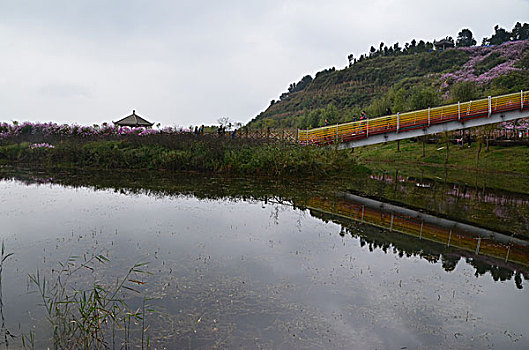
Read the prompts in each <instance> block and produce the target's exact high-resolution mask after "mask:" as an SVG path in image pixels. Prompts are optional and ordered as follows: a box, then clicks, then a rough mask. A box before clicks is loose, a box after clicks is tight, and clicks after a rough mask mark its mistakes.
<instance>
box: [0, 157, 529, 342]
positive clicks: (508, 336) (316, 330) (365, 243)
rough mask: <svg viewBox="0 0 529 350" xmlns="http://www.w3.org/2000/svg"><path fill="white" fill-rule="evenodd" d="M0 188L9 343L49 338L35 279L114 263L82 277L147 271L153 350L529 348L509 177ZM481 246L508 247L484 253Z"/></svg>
mask: <svg viewBox="0 0 529 350" xmlns="http://www.w3.org/2000/svg"><path fill="white" fill-rule="evenodd" d="M0 175H1V176H0V237H1V238H2V239H3V241H4V242H5V246H6V249H7V251H8V252H12V253H14V255H13V256H11V257H10V258H9V259H8V260H6V262H5V263H4V267H3V273H2V292H3V294H2V295H1V296H2V302H3V307H2V310H1V311H2V312H1V316H2V317H3V322H2V324H3V326H2V335H3V334H5V332H6V330H7V331H9V332H10V333H11V334H15V335H17V336H20V335H21V334H22V333H25V334H27V333H28V332H29V330H33V331H34V332H35V334H36V335H37V344H39V346H36V348H41V347H42V346H44V344H46V343H47V337H49V335H50V334H51V333H49V329H48V328H47V323H46V321H45V319H44V312H43V310H42V308H41V307H39V306H38V303H39V298H38V296H37V295H36V294H32V293H28V291H31V290H34V288H32V287H31V285H30V284H28V278H27V275H28V274H30V273H35V271H37V269H38V270H39V273H40V274H42V275H49V276H51V272H52V270H53V269H57V267H58V263H59V262H64V261H66V259H67V258H68V257H69V256H72V255H75V256H81V257H82V256H83V255H87V256H90V255H91V254H104V255H105V256H107V257H108V258H109V259H110V261H109V262H108V263H106V264H103V265H101V266H98V267H97V269H96V270H95V271H94V272H90V271H83V272H82V273H85V274H86V275H87V276H88V277H86V278H87V279H89V280H90V279H98V280H102V281H107V282H108V283H112V282H113V281H115V279H116V278H118V277H119V276H123V275H124V274H125V273H126V271H127V270H128V269H129V268H130V267H131V266H132V265H133V264H135V263H137V262H148V265H147V267H146V268H145V269H147V270H148V271H150V272H152V275H146V276H143V277H142V278H143V281H145V282H146V284H144V285H143V286H141V291H142V293H143V295H145V296H147V297H149V298H150V300H149V301H148V303H149V305H150V306H151V307H152V308H153V309H154V310H155V311H152V312H149V313H148V314H147V317H146V323H148V324H150V328H149V329H148V330H147V335H148V336H149V337H150V339H151V340H150V341H151V347H152V348H157V349H162V348H168V349H171V348H208V349H209V348H248V349H287V348H301V349H329V348H337V349H345V348H347V349H351V348H358V349H447V348H453V349H469V348H479V349H485V348H495V349H527V348H529V326H528V325H529V291H528V286H527V283H526V281H527V279H528V278H529V266H528V265H529V263H528V262H527V260H528V259H529V255H528V254H529V249H527V246H524V244H525V243H524V242H526V241H527V240H528V238H529V233H528V232H529V229H528V223H529V195H528V191H527V189H526V187H527V184H526V183H527V180H526V179H520V178H518V177H517V178H516V179H517V180H512V181H519V182H520V185H519V186H516V188H517V189H518V191H513V190H511V188H512V186H510V185H509V184H508V182H509V181H511V180H509V179H508V178H507V177H504V176H503V178H504V180H501V179H491V178H490V177H480V176H479V174H475V175H474V176H470V177H469V178H466V177H465V176H468V175H465V176H460V177H458V176H455V177H454V176H452V175H451V174H449V173H447V172H441V173H439V170H424V169H423V170H420V171H417V172H416V173H415V174H412V175H410V173H409V172H408V173H403V172H402V171H400V172H399V171H395V170H391V171H389V170H387V169H384V170H383V171H379V172H376V171H375V172H374V173H373V174H370V175H358V177H355V178H353V179H351V178H350V179H339V180H338V179H336V180H333V181H329V183H321V182H318V183H314V182H311V181H304V182H300V181H295V180H284V181H282V182H277V181H273V180H270V179H260V180H256V179H246V178H224V177H216V176H203V175H197V174H177V175H175V174H160V173H154V174H153V173H123V174H111V173H83V172H70V173H64V172H63V173H49V172H42V171H35V170H21V169H12V168H6V167H4V168H2V169H1V171H0ZM502 184H504V186H502ZM511 185H512V182H511ZM343 193H346V194H354V195H355V196H358V197H364V198H369V199H376V200H377V201H378V202H376V203H375V204H374V205H371V206H370V205H368V204H366V203H364V202H361V201H362V199H357V200H360V202H358V201H357V202H355V200H354V198H353V199H352V197H347V196H345V197H344V196H343ZM355 198H356V197H355ZM388 202H390V204H391V205H393V206H394V207H391V208H390V209H388V210H385V211H384V210H383V209H381V208H380V203H386V204H387V203H388ZM410 209H411V210H412V211H413V212H415V213H416V214H413V215H409V216H406V217H405V216H403V215H404V214H402V215H401V214H398V213H399V212H401V211H402V210H410ZM424 214H427V215H428V216H427V217H426V216H425V217H423V216H420V219H418V217H417V215H424ZM399 215H400V216H399ZM439 219H443V220H448V221H446V222H445V221H442V220H441V221H439ZM428 220H429V221H428ZM447 222H448V223H447ZM461 225H463V226H461ZM464 225H466V226H464ZM461 227H463V228H464V230H466V231H465V232H463V231H461V230H463V228H461ZM457 230H459V231H457ZM483 230H485V231H486V232H494V233H495V234H497V237H498V239H499V240H500V241H498V242H497V241H496V240H495V239H490V238H483V239H479V238H480V237H479V233H480V232H484V231H483ZM478 240H479V242H480V243H479V246H478V243H477V242H478ZM502 240H503V241H502ZM476 253H477V254H476ZM139 300H141V299H140V297H139V296H137V297H132V298H131V299H130V303H131V305H137V304H138V303H139ZM2 340H3V338H2ZM19 340H20V337H18V338H15V339H12V340H10V341H9V347H10V348H18V347H19V346H20V341H19Z"/></svg>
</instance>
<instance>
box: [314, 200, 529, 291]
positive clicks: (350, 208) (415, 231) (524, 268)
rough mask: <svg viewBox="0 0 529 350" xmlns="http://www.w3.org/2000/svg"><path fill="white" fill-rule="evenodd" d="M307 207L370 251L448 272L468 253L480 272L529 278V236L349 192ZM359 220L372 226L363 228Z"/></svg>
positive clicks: (502, 277) (517, 279) (519, 282)
mask: <svg viewBox="0 0 529 350" xmlns="http://www.w3.org/2000/svg"><path fill="white" fill-rule="evenodd" d="M307 207H308V208H310V209H311V214H312V215H314V216H317V217H320V218H322V219H324V220H332V221H334V222H336V223H339V224H341V225H342V226H343V227H345V228H346V229H345V231H346V232H347V233H349V234H351V235H352V236H354V237H359V238H360V242H361V245H362V246H364V245H366V244H367V245H368V246H369V250H370V251H373V250H374V249H377V248H379V249H381V250H383V251H384V252H385V253H387V252H388V250H392V251H393V253H394V254H398V255H399V256H401V257H402V256H404V255H406V256H408V257H409V256H420V257H422V258H424V259H426V260H428V261H431V262H437V261H442V266H443V268H444V269H445V270H446V271H452V270H454V269H455V267H456V265H457V263H458V262H459V261H460V259H461V258H464V259H465V260H466V261H467V263H469V264H470V265H472V266H474V267H475V269H476V272H475V275H476V276H479V275H484V274H485V273H487V272H489V273H490V274H491V276H492V277H493V279H494V280H495V281H498V280H500V281H505V280H510V279H512V278H513V277H514V279H515V283H516V286H517V287H518V288H519V289H521V288H522V278H521V276H522V275H524V276H525V279H527V278H529V242H528V241H524V240H521V239H517V238H515V237H512V236H507V235H504V234H501V233H498V232H493V231H490V230H487V229H484V228H481V227H476V226H471V225H468V224H465V223H460V222H456V221H453V220H448V219H445V218H441V217H436V216H433V215H429V214H425V213H421V212H419V211H415V210H411V209H408V208H403V207H399V206H395V205H392V204H388V203H383V202H380V201H377V200H373V199H369V198H364V197H361V196H357V195H354V194H351V193H338V194H337V195H336V196H334V197H313V198H311V199H310V200H308V202H307ZM359 224H360V225H362V226H364V227H365V226H370V227H371V229H367V230H366V229H364V230H361V229H359V226H358V225H359ZM372 228H381V229H382V231H379V230H376V229H375V230H373V229H372ZM394 232H395V233H399V234H393V233H394ZM340 234H341V235H344V234H345V233H344V230H342V231H341V233H340Z"/></svg>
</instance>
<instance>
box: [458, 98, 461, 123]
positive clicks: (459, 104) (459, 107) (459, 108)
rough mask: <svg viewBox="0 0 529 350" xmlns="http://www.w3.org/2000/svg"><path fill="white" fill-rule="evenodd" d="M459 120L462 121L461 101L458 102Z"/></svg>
mask: <svg viewBox="0 0 529 350" xmlns="http://www.w3.org/2000/svg"><path fill="white" fill-rule="evenodd" d="M457 120H459V121H461V102H457Z"/></svg>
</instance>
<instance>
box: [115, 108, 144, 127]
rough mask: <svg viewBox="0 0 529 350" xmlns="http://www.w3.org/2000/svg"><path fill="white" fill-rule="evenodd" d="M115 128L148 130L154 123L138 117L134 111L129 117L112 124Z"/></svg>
mask: <svg viewBox="0 0 529 350" xmlns="http://www.w3.org/2000/svg"><path fill="white" fill-rule="evenodd" d="M113 123H114V125H116V126H128V127H144V128H150V127H152V126H153V124H154V123H151V122H149V121H147V120H145V119H143V118H142V117H140V116H139V115H137V114H136V111H135V110H133V111H132V114H131V115H128V116H126V117H125V118H123V119H120V120H118V121H117V122H113Z"/></svg>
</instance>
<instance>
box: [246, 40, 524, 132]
mask: <svg viewBox="0 0 529 350" xmlns="http://www.w3.org/2000/svg"><path fill="white" fill-rule="evenodd" d="M500 49H501V47H491V48H487V50H490V51H493V52H494V50H500ZM476 55H477V54H476ZM528 57H529V54H528V53H527V52H521V53H519V62H518V63H517V64H516V65H515V66H516V67H518V68H524V70H525V69H527V68H529V67H526V66H525V65H523V64H522V63H523V61H524V60H528V59H529V58H528ZM471 58H472V54H470V53H469V52H468V51H465V50H460V49H453V50H446V51H443V52H437V51H434V52H424V53H415V54H408V55H401V56H379V57H375V58H370V59H367V60H364V61H362V62H357V63H355V64H354V65H353V66H352V67H347V68H344V69H341V70H334V69H330V70H324V71H322V72H319V73H317V74H316V77H315V78H314V80H313V81H312V83H310V84H309V85H308V86H307V87H306V88H305V89H304V90H301V91H299V92H295V93H292V94H290V95H288V96H287V97H286V98H283V99H282V100H281V101H279V102H277V103H275V104H272V105H270V106H269V107H268V108H267V109H266V110H265V111H264V112H262V113H261V114H259V115H258V116H257V117H255V118H254V119H253V120H252V121H250V123H249V124H248V125H249V126H250V127H264V126H272V127H279V126H281V127H304V126H302V125H301V124H302V123H303V122H302V119H303V117H304V116H306V115H307V114H308V113H309V112H310V111H314V110H317V109H322V108H326V107H328V106H329V105H331V104H332V105H333V106H334V107H336V109H337V110H338V115H337V116H336V120H334V121H336V122H339V121H348V120H350V119H351V118H352V115H353V114H355V115H358V114H359V111H360V110H363V109H368V111H369V108H370V106H371V105H372V103H373V102H374V101H376V100H377V99H378V100H380V99H390V100H391V99H392V98H393V97H392V96H391V93H394V92H395V91H398V90H399V89H400V88H403V89H404V90H406V91H409V90H410V89H412V88H415V89H426V88H429V89H432V90H433V91H435V92H440V93H439V95H443V99H442V100H441V101H440V103H446V102H451V101H450V98H451V96H450V89H451V86H448V87H447V86H446V85H445V84H444V83H445V81H446V80H443V79H441V75H442V74H444V73H450V72H455V71H457V70H458V69H460V68H461V66H462V65H464V64H465V63H467V62H469V60H470V59H471ZM500 58H501V57H500ZM501 62H503V61H502V60H499V61H497V62H496V63H501ZM494 67H495V66H494V65H493V66H490V67H489V66H487V67H486V69H488V70H490V69H493V68H494ZM481 68H483V67H481ZM522 73H523V72H522ZM506 74H507V75H506V76H505V79H495V80H494V81H489V82H487V83H486V84H483V85H481V86H480V87H479V89H478V90H479V91H477V94H480V95H483V96H485V95H487V94H502V93H507V92H511V91H519V89H520V86H522V87H525V88H528V87H529V73H527V74H521V73H520V72H517V73H516V72H511V73H506ZM405 98H407V99H409V98H410V96H409V95H408V96H405ZM393 102H394V101H390V104H389V106H392V107H396V106H395V104H394V103H393ZM373 109H375V108H373ZM394 111H395V109H394ZM401 111H403V110H401Z"/></svg>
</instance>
